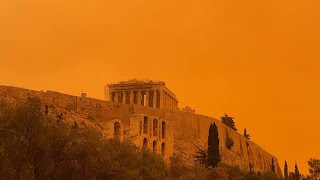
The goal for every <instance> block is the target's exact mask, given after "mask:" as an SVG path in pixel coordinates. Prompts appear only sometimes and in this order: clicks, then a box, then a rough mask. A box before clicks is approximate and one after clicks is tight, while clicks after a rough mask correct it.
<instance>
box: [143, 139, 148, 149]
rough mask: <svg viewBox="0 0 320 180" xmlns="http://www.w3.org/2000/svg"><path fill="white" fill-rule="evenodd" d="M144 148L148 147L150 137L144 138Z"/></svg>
mask: <svg viewBox="0 0 320 180" xmlns="http://www.w3.org/2000/svg"><path fill="white" fill-rule="evenodd" d="M143 148H148V139H147V138H144V139H143Z"/></svg>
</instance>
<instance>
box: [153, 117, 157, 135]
mask: <svg viewBox="0 0 320 180" xmlns="http://www.w3.org/2000/svg"><path fill="white" fill-rule="evenodd" d="M152 127H153V128H152V130H153V136H158V120H157V119H153V122H152Z"/></svg>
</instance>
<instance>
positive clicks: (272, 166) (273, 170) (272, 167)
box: [271, 158, 276, 172]
mask: <svg viewBox="0 0 320 180" xmlns="http://www.w3.org/2000/svg"><path fill="white" fill-rule="evenodd" d="M271 171H272V172H276V168H275V166H274V160H273V158H272V160H271Z"/></svg>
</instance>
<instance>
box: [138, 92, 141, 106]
mask: <svg viewBox="0 0 320 180" xmlns="http://www.w3.org/2000/svg"><path fill="white" fill-rule="evenodd" d="M141 94H142V93H141V91H138V92H137V96H138V105H141Z"/></svg>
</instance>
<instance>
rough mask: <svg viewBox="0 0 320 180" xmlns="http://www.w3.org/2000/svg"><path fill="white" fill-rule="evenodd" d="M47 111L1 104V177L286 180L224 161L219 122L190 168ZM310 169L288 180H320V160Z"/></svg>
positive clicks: (32, 103)
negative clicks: (167, 160) (108, 137)
mask: <svg viewBox="0 0 320 180" xmlns="http://www.w3.org/2000/svg"><path fill="white" fill-rule="evenodd" d="M46 109H47V108H43V107H42V106H41V103H40V100H39V99H37V98H28V100H27V101H26V102H24V103H17V104H15V105H14V106H10V105H9V104H8V103H6V102H5V101H3V100H0V179H9V180H10V179H22V180H24V179H27V180H29V179H30V180H33V179H34V180H40V179H41V180H42V179H45V180H51V179H52V180H55V179H57V180H60V179H77V180H82V179H112V180H113V179H114V180H117V179H119V180H120V179H121V180H122V179H132V180H135V179H146V180H158V179H159V180H162V179H177V180H180V179H181V180H184V179H189V180H193V179H194V180H198V179H199V180H209V179H216V180H225V179H230V180H238V179H248V180H251V179H252V180H260V179H261V180H269V179H282V178H281V177H278V176H277V175H276V173H275V172H265V173H260V172H254V171H250V172H245V171H242V170H241V169H240V168H239V167H236V166H230V165H226V164H223V163H221V162H220V159H221V157H220V152H219V138H218V128H217V126H216V125H215V124H211V126H210V129H209V136H208V149H204V148H199V149H198V150H199V152H197V153H196V155H195V157H196V161H195V163H194V164H192V165H190V164H186V161H185V160H184V159H183V157H182V156H181V154H180V155H177V154H174V155H173V156H172V157H171V158H170V163H169V164H167V163H165V162H164V160H163V159H162V157H161V156H158V155H157V154H154V153H152V152H149V151H147V150H145V149H139V148H137V147H136V146H135V145H133V144H131V143H130V142H119V141H117V140H106V139H104V138H103V136H102V134H101V132H98V131H96V130H95V129H91V128H89V127H83V128H80V127H79V125H78V124H77V123H74V124H72V125H67V124H65V123H64V122H62V121H61V120H60V119H59V118H57V117H54V118H53V117H50V116H49V115H48V113H47V110H46ZM286 165H287V164H286ZM273 166H274V164H273ZM309 166H310V174H311V176H307V177H305V176H303V175H301V174H300V173H299V170H298V166H297V165H296V170H295V172H294V173H289V172H287V174H288V176H287V179H290V180H291V179H292V180H294V179H297V178H300V179H315V178H319V175H320V161H319V160H317V159H310V161H309ZM274 168H275V167H271V168H270V169H274ZM285 177H286V176H285Z"/></svg>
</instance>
